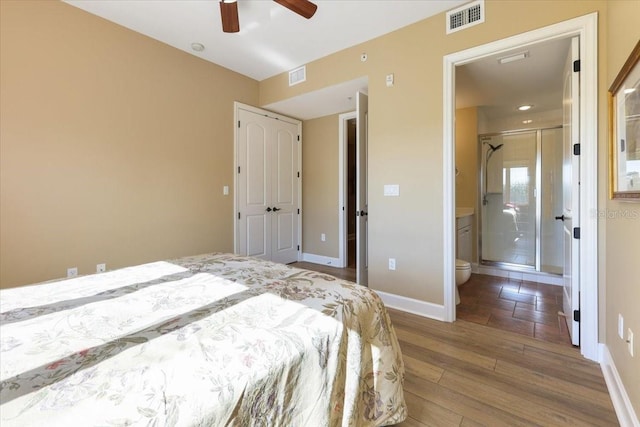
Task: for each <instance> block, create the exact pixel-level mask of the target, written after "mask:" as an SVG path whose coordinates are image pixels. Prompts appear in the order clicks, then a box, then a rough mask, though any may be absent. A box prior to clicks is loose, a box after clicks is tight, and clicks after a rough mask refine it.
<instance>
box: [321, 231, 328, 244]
mask: <svg viewBox="0 0 640 427" xmlns="http://www.w3.org/2000/svg"><path fill="white" fill-rule="evenodd" d="M320 240H322V241H323V242H326V241H327V235H326V234H324V233H322V234H321V235H320Z"/></svg>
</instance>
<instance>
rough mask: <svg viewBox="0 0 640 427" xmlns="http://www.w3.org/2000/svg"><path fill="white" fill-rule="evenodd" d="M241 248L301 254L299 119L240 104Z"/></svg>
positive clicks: (285, 257) (291, 257)
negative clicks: (242, 106) (285, 119)
mask: <svg viewBox="0 0 640 427" xmlns="http://www.w3.org/2000/svg"><path fill="white" fill-rule="evenodd" d="M238 121H239V129H238V141H237V143H238V147H237V153H238V171H237V173H238V181H237V183H238V184H237V196H238V203H237V207H238V214H239V215H238V217H237V218H236V221H237V226H238V252H239V253H240V254H241V255H248V256H252V257H257V258H262V259H267V260H273V261H276V262H281V263H290V262H295V261H297V260H298V253H299V237H298V234H299V221H300V212H299V185H300V184H299V183H300V178H299V171H300V168H299V152H300V151H299V147H298V144H299V142H298V135H299V123H297V122H296V121H294V120H293V119H292V122H288V121H284V120H279V119H275V118H273V117H269V116H267V115H265V114H259V113H256V112H254V111H249V110H246V109H242V108H239V109H238Z"/></svg>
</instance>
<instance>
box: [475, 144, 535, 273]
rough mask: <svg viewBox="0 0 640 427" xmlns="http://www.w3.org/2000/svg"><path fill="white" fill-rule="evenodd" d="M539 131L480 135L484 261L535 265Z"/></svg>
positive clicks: (482, 258) (482, 256) (481, 248)
mask: <svg viewBox="0 0 640 427" xmlns="http://www.w3.org/2000/svg"><path fill="white" fill-rule="evenodd" d="M537 140H538V135H537V132H536V131H526V132H517V133H508V134H500V135H486V136H481V137H480V142H481V150H482V152H481V153H482V155H481V161H482V165H481V170H483V176H482V178H481V181H483V182H482V183H481V184H482V192H481V194H482V196H481V197H482V200H481V212H480V214H481V218H482V220H481V227H482V231H481V244H480V250H481V260H482V262H483V263H505V264H516V265H518V266H522V267H529V268H536V245H537V241H536V224H537V220H536V211H537V207H536V182H537V179H536V178H537V163H538V162H537V157H538V151H537V146H538V144H537Z"/></svg>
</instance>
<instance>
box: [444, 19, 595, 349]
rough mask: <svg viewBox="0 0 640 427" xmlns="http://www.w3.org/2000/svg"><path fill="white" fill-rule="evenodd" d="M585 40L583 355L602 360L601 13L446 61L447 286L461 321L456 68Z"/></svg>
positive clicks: (451, 316) (449, 307)
mask: <svg viewBox="0 0 640 427" xmlns="http://www.w3.org/2000/svg"><path fill="white" fill-rule="evenodd" d="M572 36H578V37H580V58H581V59H580V61H581V67H580V68H581V70H580V73H581V74H580V78H581V84H580V135H581V141H580V144H581V146H580V148H581V149H580V162H581V168H580V212H582V215H581V216H580V223H579V227H580V229H581V233H580V236H581V239H580V257H579V258H580V266H579V272H580V289H581V292H580V308H581V313H580V324H581V328H580V344H581V347H580V352H581V353H582V355H583V356H584V357H586V358H588V359H591V360H595V361H597V360H599V346H598V324H599V319H598V263H597V262H594V261H593V260H597V259H598V223H597V215H587V213H588V212H596V211H597V208H598V177H597V174H594V173H588V171H597V170H598V14H597V12H594V13H591V14H588V15H585V16H581V17H578V18H574V19H570V20H567V21H564V22H560V23H558V24H553V25H550V26H547V27H543V28H540V29H536V30H532V31H529V32H526V33H522V34H518V35H515V36H512V37H508V38H505V39H502V40H498V41H494V42H490V43H487V44H484V45H481V46H478V47H474V48H470V49H467V50H463V51H460V52H456V53H452V54H449V55H445V56H444V58H443V78H444V82H443V83H444V84H443V124H444V126H443V230H444V232H443V239H444V245H443V247H444V254H443V258H444V259H443V279H444V280H443V282H444V285H443V286H444V317H445V319H444V320H445V321H448V322H452V321H454V320H455V316H456V313H455V286H456V284H455V259H456V258H455V175H454V172H455V67H456V66H458V65H464V64H466V63H469V62H473V61H476V60H479V59H482V58H484V57H487V56H490V55H494V54H498V53H501V52H504V51H507V50H511V49H516V48H519V47H525V46H528V45H532V44H537V43H540V42H544V41H549V40H554V39H560V38H568V37H572Z"/></svg>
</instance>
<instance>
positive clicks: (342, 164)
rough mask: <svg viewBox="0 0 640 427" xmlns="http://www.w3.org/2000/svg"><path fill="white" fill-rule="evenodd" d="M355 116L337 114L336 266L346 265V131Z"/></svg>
mask: <svg viewBox="0 0 640 427" xmlns="http://www.w3.org/2000/svg"><path fill="white" fill-rule="evenodd" d="M356 117H357V115H356V111H351V112H348V113H343V114H340V115H339V116H338V133H339V136H338V236H340V238H339V240H338V260H339V261H338V266H339V267H341V268H345V267H346V266H347V245H348V237H349V236H348V233H347V230H348V229H349V227H348V224H347V221H348V220H349V216H348V215H347V206H348V200H347V197H348V191H347V182H348V178H347V173H348V171H349V164H348V162H347V160H348V159H349V155H348V150H349V145H348V139H349V138H348V131H349V129H348V128H347V121H349V120H351V119H355V118H356Z"/></svg>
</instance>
